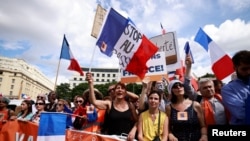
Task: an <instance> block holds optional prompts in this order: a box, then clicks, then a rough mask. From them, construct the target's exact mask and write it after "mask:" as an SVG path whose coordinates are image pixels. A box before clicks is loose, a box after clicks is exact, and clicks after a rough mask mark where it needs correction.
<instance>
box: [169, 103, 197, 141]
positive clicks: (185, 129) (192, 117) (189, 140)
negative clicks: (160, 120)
mask: <svg viewBox="0 0 250 141" xmlns="http://www.w3.org/2000/svg"><path fill="white" fill-rule="evenodd" d="M170 106H171V118H170V125H171V127H170V130H171V131H172V133H173V135H174V136H175V137H176V138H178V141H199V139H200V137H201V127H200V123H199V119H198V117H197V113H196V111H195V110H194V108H193V104H191V105H190V106H189V107H188V108H187V109H185V112H187V114H188V119H187V120H177V113H178V112H179V111H178V110H176V109H174V108H173V107H172V104H170Z"/></svg>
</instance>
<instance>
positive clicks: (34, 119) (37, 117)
mask: <svg viewBox="0 0 250 141" xmlns="http://www.w3.org/2000/svg"><path fill="white" fill-rule="evenodd" d="M35 106H36V110H37V111H36V113H35V114H34V115H33V116H32V118H31V120H30V121H32V122H35V123H37V124H39V122H40V114H41V112H44V111H45V100H43V99H38V100H37V101H36V103H35Z"/></svg>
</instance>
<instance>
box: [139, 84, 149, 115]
mask: <svg viewBox="0 0 250 141" xmlns="http://www.w3.org/2000/svg"><path fill="white" fill-rule="evenodd" d="M147 92H149V90H148V83H146V82H143V81H142V90H141V95H140V97H139V110H140V111H143V110H145V99H146V97H147Z"/></svg>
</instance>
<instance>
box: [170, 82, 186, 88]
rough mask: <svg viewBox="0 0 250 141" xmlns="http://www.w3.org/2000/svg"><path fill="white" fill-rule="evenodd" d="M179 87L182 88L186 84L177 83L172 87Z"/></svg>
mask: <svg viewBox="0 0 250 141" xmlns="http://www.w3.org/2000/svg"><path fill="white" fill-rule="evenodd" d="M179 87H180V88H182V87H184V85H183V84H182V83H175V84H174V85H173V87H172V88H173V89H177V88H179Z"/></svg>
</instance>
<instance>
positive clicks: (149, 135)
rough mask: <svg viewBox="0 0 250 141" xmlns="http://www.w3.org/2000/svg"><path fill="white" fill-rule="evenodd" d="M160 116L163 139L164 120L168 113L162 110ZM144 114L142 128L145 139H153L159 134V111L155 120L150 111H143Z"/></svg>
mask: <svg viewBox="0 0 250 141" xmlns="http://www.w3.org/2000/svg"><path fill="white" fill-rule="evenodd" d="M160 112H161V117H160V127H159V128H160V133H159V134H160V139H162V134H163V127H164V121H165V119H166V114H165V113H164V112H162V111H160ZM141 116H142V129H143V131H142V132H143V140H144V141H152V140H153V139H154V137H155V136H156V135H157V134H158V121H159V119H158V118H159V113H158V114H157V116H156V118H155V121H154V122H153V121H152V119H151V116H150V113H149V111H148V110H147V111H145V112H143V113H141Z"/></svg>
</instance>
